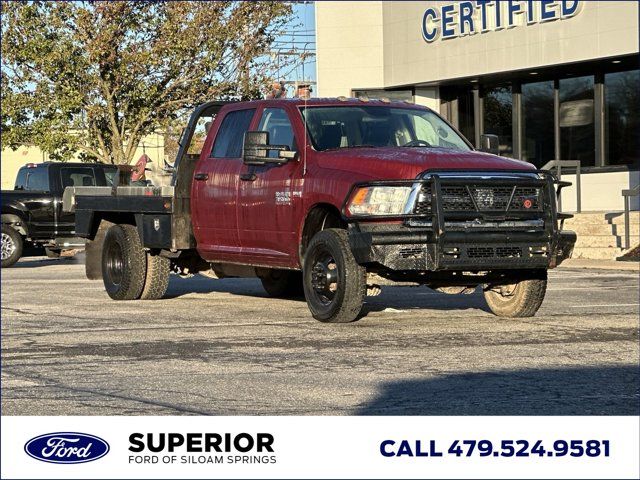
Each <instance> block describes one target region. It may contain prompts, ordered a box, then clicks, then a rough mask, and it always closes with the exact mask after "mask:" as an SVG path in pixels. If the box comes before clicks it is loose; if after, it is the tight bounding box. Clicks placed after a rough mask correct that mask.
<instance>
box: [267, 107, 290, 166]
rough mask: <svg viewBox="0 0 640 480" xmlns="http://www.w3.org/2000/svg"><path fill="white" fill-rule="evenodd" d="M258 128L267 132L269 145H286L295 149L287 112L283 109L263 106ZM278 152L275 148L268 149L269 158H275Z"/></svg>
mask: <svg viewBox="0 0 640 480" xmlns="http://www.w3.org/2000/svg"><path fill="white" fill-rule="evenodd" d="M258 130H260V131H261V132H269V144H270V145H287V146H288V147H289V148H290V149H291V150H295V148H294V146H293V143H294V140H293V129H292V128H291V122H290V121H289V117H288V116H287V112H285V111H284V110H283V109H281V108H265V110H264V112H262V118H261V119H260V125H259V126H258ZM278 154H279V152H277V151H276V150H269V157H271V158H277V157H278Z"/></svg>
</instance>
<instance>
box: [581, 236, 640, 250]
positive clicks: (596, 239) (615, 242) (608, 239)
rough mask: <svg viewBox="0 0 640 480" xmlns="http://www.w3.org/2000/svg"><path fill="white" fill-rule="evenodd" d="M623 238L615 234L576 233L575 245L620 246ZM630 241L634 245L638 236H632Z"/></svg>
mask: <svg viewBox="0 0 640 480" xmlns="http://www.w3.org/2000/svg"><path fill="white" fill-rule="evenodd" d="M623 243H624V238H622V237H618V236H616V235H581V234H578V239H577V240H576V247H601V248H609V247H612V248H621V247H622V244H623ZM631 243H632V244H633V245H636V244H637V243H638V237H635V238H634V237H632V238H631Z"/></svg>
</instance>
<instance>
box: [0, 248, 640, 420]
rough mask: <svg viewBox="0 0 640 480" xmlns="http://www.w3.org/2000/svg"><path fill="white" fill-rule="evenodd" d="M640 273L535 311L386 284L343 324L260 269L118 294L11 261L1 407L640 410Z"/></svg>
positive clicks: (600, 280) (155, 411)
mask: <svg viewBox="0 0 640 480" xmlns="http://www.w3.org/2000/svg"><path fill="white" fill-rule="evenodd" d="M638 292H639V279H638V272H637V271H635V272H634V271H616V270H578V269H569V268H567V269H562V268H561V269H558V270H554V271H552V272H551V273H550V280H549V289H548V292H547V297H546V299H545V302H544V304H543V306H542V308H541V310H540V311H539V312H538V315H537V316H536V317H534V318H525V319H501V318H497V317H495V316H494V315H492V314H491V313H489V312H488V308H487V307H486V305H485V303H484V300H483V298H482V294H481V293H478V292H477V293H473V294H471V295H445V294H440V293H436V292H434V291H432V290H429V289H428V288H426V287H414V286H384V287H383V289H382V294H381V295H380V296H377V297H370V298H368V299H367V304H366V307H365V308H366V314H365V316H364V317H363V318H362V319H360V320H359V321H358V322H356V323H354V324H348V325H329V324H322V323H319V322H317V321H315V320H313V319H312V318H311V316H310V314H309V312H308V310H307V307H306V304H305V303H304V301H302V300H276V299H271V298H268V297H267V295H266V293H265V292H264V291H263V290H262V287H261V285H260V282H259V281H258V280H254V279H225V280H210V279H207V278H205V277H202V276H196V277H193V278H190V279H186V280H185V279H181V278H178V277H175V278H172V279H171V284H170V287H169V292H168V295H167V297H168V298H165V299H163V300H159V301H145V302H142V301H138V302H115V301H112V300H111V299H109V298H108V296H107V294H106V293H105V292H104V289H103V285H102V282H101V281H89V280H86V279H85V277H84V266H83V265H82V263H81V258H79V259H71V260H65V259H60V260H49V259H42V258H25V259H22V260H21V261H20V262H19V263H18V264H17V265H16V266H15V267H13V268H10V269H5V270H2V414H3V415H180V414H211V415H254V414H255V415H467V414H468V415H595V414H601V415H614V414H615V415H630V414H634V415H637V414H638V406H639V403H638V402H639V396H638V384H639V375H638V362H639V347H638V317H639V310H640V307H639V300H638Z"/></svg>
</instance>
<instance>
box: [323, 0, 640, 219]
mask: <svg viewBox="0 0 640 480" xmlns="http://www.w3.org/2000/svg"><path fill="white" fill-rule="evenodd" d="M316 32H317V79H318V95H319V96H323V97H324V96H356V97H357V96H369V97H388V98H391V99H403V100H407V101H412V102H415V103H419V104H423V105H426V106H428V107H430V108H432V109H434V110H436V111H438V112H440V114H441V115H443V116H444V117H445V118H447V119H448V120H449V121H450V122H452V123H453V124H454V125H455V126H456V127H457V128H458V129H459V130H460V131H461V132H462V133H463V134H464V135H465V136H466V137H467V138H468V139H469V140H470V141H471V142H472V143H474V144H477V143H478V141H479V139H480V135H482V134H484V133H490V134H496V135H498V136H499V138H500V151H501V155H504V156H509V157H515V158H521V159H523V160H527V161H529V162H531V163H533V164H535V165H536V166H537V167H539V168H540V167H542V166H544V165H545V164H547V162H549V161H551V160H579V161H580V165H581V172H582V175H581V181H582V193H581V204H582V211H620V210H622V209H623V198H622V195H621V191H622V190H623V189H629V188H634V187H636V186H637V185H638V184H639V183H640V173H639V163H640V146H639V142H638V137H639V136H640V134H639V132H640V69H639V59H640V56H639V50H638V36H639V30H638V2H636V1H613V2H611V1H584V0H583V1H580V0H559V1H553V0H520V1H518V0H478V1H450V0H447V1H421V2H403V1H397V2H396V1H369V2H345V1H340V2H338V1H333V2H326V1H321V2H316ZM563 177H564V175H563ZM563 179H564V178H563ZM567 179H568V180H570V181H571V180H574V179H575V177H574V176H573V175H569V176H568V178H567ZM637 198H638V197H636V198H635V200H634V201H632V206H633V208H634V209H638V200H637ZM563 209H564V210H565V211H572V210H575V209H576V192H575V189H574V188H573V187H572V188H571V189H568V191H566V192H565V193H564V195H563Z"/></svg>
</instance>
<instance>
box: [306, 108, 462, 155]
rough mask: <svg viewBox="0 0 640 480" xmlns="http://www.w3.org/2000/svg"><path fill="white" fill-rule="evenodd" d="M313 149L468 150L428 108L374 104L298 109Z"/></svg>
mask: <svg viewBox="0 0 640 480" xmlns="http://www.w3.org/2000/svg"><path fill="white" fill-rule="evenodd" d="M302 112H303V115H304V116H305V117H306V120H307V129H308V131H309V136H310V137H311V142H312V143H313V147H314V148H315V149H316V150H331V149H336V148H356V147H432V148H451V149H456V150H464V151H468V150H470V147H469V146H468V145H467V143H466V142H465V141H464V140H463V139H462V138H461V137H460V135H458V134H457V133H456V132H455V131H454V130H453V129H452V128H451V127H449V125H447V123H446V122H445V121H444V120H442V118H440V117H439V116H438V115H437V114H436V113H434V112H432V111H431V110H426V109H424V110H423V109H417V108H391V107H378V106H357V107H353V106H348V107H347V106H345V107H310V108H304V109H302Z"/></svg>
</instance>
